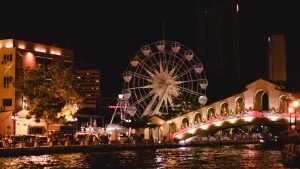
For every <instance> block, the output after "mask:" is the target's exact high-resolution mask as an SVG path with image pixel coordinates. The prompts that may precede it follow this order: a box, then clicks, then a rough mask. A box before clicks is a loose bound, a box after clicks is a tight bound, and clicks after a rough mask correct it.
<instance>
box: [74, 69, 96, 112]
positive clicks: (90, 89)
mask: <svg viewBox="0 0 300 169" xmlns="http://www.w3.org/2000/svg"><path fill="white" fill-rule="evenodd" d="M75 77H76V82H77V85H78V87H77V91H78V92H79V93H80V95H81V97H82V98H83V105H82V107H88V108H95V109H96V105H97V99H99V96H100V71H99V70H75Z"/></svg>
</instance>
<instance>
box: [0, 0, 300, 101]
mask: <svg viewBox="0 0 300 169" xmlns="http://www.w3.org/2000/svg"><path fill="white" fill-rule="evenodd" d="M262 1H263V2H262ZM207 3H211V1H209V0H206V1H201V3H195V1H189V2H186V1H178V2H175V1H164V2H160V1H144V2H129V1H126V2H122V1H120V2H118V1H109V2H105V1H97V2H96V1H95V2H89V1H68V2H59V1H57V2H56V1H49V2H44V1H36V2H34V3H33V2H32V3H29V2H28V1H26V2H16V3H12V4H8V5H6V7H5V5H1V6H2V8H1V26H0V38H1V39H5V38H15V39H21V40H26V41H33V42H40V43H47V44H57V45H58V46H60V47H67V48H71V49H73V50H74V52H75V58H76V61H77V65H78V66H79V67H80V68H83V69H84V68H86V69H94V68H97V69H100V70H101V74H102V77H101V81H102V87H101V89H102V94H103V95H105V96H116V95H117V94H118V93H119V92H120V90H121V88H122V86H123V79H122V73H123V71H124V70H125V69H126V67H127V65H128V62H129V59H130V57H131V56H132V55H133V54H134V53H136V52H137V51H138V50H139V49H140V47H141V46H142V45H144V44H148V43H152V42H155V41H157V40H160V39H162V34H163V31H162V20H163V18H164V20H165V39H167V40H171V41H179V42H181V43H182V44H184V45H185V46H188V47H189V48H190V49H192V50H193V49H195V38H194V35H195V27H194V25H195V15H194V14H195V13H194V11H195V10H196V8H197V7H201V6H202V5H206V4H207ZM239 3H240V42H241V44H240V51H241V53H240V57H241V66H242V70H241V71H242V72H241V73H242V75H245V76H248V77H249V78H248V80H253V79H255V78H257V77H259V76H261V75H262V74H264V72H265V69H266V68H265V62H263V61H262V60H265V58H263V57H265V53H264V52H266V51H265V47H266V40H267V36H268V35H269V34H271V33H285V34H286V36H287V37H286V38H287V46H288V47H287V52H288V54H287V55H288V56H287V58H288V60H287V62H288V64H289V66H290V68H289V70H288V71H290V72H292V71H294V72H295V71H296V72H299V73H300V71H299V69H298V68H297V67H298V66H297V65H296V64H295V63H297V62H296V61H297V57H298V56H299V52H298V51H299V50H298V45H300V42H299V31H300V29H299V27H298V26H296V25H297V24H299V23H298V22H299V21H300V14H299V10H298V9H296V7H297V5H295V2H294V1H292V0H282V1H276V2H273V1H271V0H254V1H252V0H247V1H245V0H244V1H240V2H239ZM10 5H13V6H10ZM200 60H201V58H200ZM257 65H259V66H258V67H257ZM254 66H256V68H255V69H254ZM207 78H208V80H209V77H207Z"/></svg>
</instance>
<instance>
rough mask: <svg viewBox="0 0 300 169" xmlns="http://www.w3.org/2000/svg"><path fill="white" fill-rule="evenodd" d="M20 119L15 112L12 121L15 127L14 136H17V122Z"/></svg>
mask: <svg viewBox="0 0 300 169" xmlns="http://www.w3.org/2000/svg"><path fill="white" fill-rule="evenodd" d="M18 118H19V117H18V116H17V115H16V114H15V111H13V112H12V115H11V119H12V120H13V123H14V124H13V126H14V132H13V134H14V135H16V120H17V119H18Z"/></svg>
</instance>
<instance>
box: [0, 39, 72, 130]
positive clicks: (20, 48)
mask: <svg viewBox="0 0 300 169" xmlns="http://www.w3.org/2000/svg"><path fill="white" fill-rule="evenodd" d="M73 62H74V56H73V51H72V50H69V49H64V48H59V47H56V46H50V45H45V44H40V43H33V42H26V41H22V40H15V39H5V40H0V134H2V135H3V134H13V131H16V130H15V129H16V126H20V127H21V126H26V127H28V128H29V129H27V128H24V129H20V130H18V132H20V133H19V134H28V130H29V131H30V130H31V129H30V128H33V127H35V126H36V125H35V126H30V124H29V123H24V124H23V123H21V121H19V122H17V124H16V125H14V122H15V121H13V119H14V118H12V117H14V116H13V115H15V114H18V115H21V113H19V112H21V111H22V110H23V109H24V105H26V102H25V100H24V99H23V98H22V97H21V96H20V95H19V94H18V92H17V91H16V90H15V88H14V86H13V82H15V83H19V82H20V81H21V80H22V77H21V75H22V70H23V69H24V68H27V67H31V68H32V67H35V66H36V65H37V64H41V65H45V66H47V65H49V64H51V63H62V64H64V65H65V66H67V67H71V69H72V68H73ZM19 117H21V116H19ZM22 118H25V117H22ZM31 124H32V123H31ZM23 130H24V131H23Z"/></svg>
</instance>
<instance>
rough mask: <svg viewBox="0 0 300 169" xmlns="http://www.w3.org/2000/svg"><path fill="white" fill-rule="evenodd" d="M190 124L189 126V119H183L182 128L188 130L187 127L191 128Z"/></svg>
mask: <svg viewBox="0 0 300 169" xmlns="http://www.w3.org/2000/svg"><path fill="white" fill-rule="evenodd" d="M189 126H190V124H189V119H188V118H186V117H185V118H183V119H182V121H181V128H182V129H183V128H186V127H189Z"/></svg>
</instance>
